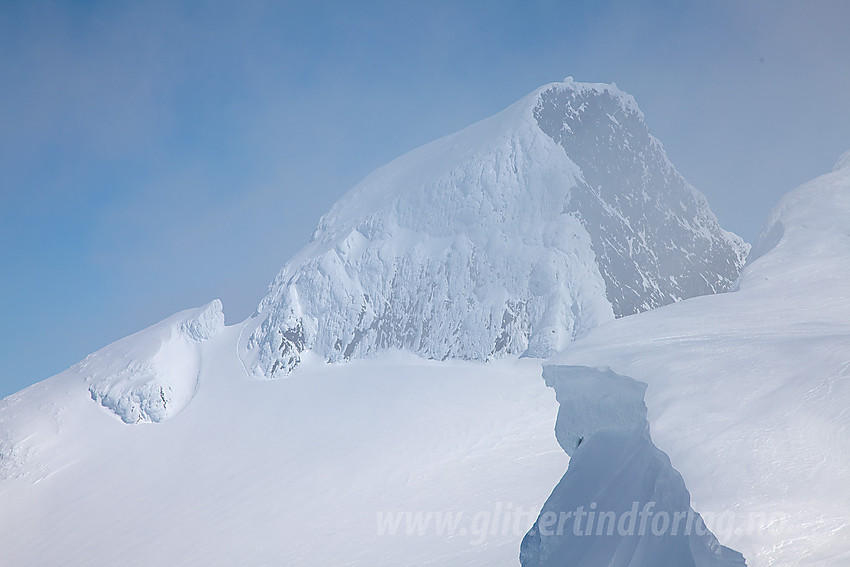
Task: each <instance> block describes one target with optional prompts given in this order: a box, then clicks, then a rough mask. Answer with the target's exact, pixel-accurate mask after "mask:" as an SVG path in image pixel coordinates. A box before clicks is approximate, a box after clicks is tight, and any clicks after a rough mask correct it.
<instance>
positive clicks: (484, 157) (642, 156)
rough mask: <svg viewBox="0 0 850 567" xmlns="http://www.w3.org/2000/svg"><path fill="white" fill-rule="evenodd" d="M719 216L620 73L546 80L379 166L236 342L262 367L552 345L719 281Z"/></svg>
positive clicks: (724, 247) (265, 371)
mask: <svg viewBox="0 0 850 567" xmlns="http://www.w3.org/2000/svg"><path fill="white" fill-rule="evenodd" d="M745 252H746V245H745V244H744V243H743V242H742V241H741V240H740V239H738V238H737V237H735V236H734V235H731V234H729V233H726V232H724V231H722V230H721V229H720V228H719V227H718V225H717V222H716V220H715V218H714V216H713V215H712V214H711V212H710V211H709V209H708V207H707V206H706V205H705V201H704V199H703V197H702V196H701V195H700V194H699V193H698V192H696V191H695V190H694V189H693V188H692V187H690V186H689V185H688V184H687V183H686V182H685V181H684V180H683V179H682V178H681V176H679V174H678V173H676V171H675V170H674V169H673V167H672V166H671V165H670V163H669V162H668V161H667V158H666V156H665V155H664V152H663V150H662V148H661V146H660V144H659V143H658V142H657V141H655V140H654V139H653V138H652V137H651V136H650V135H649V132H648V130H647V128H646V126H645V124H644V122H643V116H642V114H641V113H640V111H639V110H638V108H637V106H636V104H635V103H634V100H633V99H632V98H631V97H630V96H629V95H626V94H624V93H622V92H621V91H619V90H618V89H617V88H616V87H615V86H612V85H599V84H582V83H575V82H573V81H572V80H571V79H568V80H567V81H565V82H563V83H557V84H552V85H547V86H545V87H542V88H541V89H538V90H537V91H535V92H534V93H532V94H530V95H529V96H527V97H525V98H524V99H522V100H520V101H519V102H517V103H516V104H514V105H512V106H511V107H509V108H508V109H506V110H504V111H503V112H501V113H499V114H497V115H495V116H493V117H491V118H489V119H487V120H484V121H482V122H479V123H477V124H475V125H473V126H470V127H469V128H467V129H465V130H462V131H461V132H458V133H456V134H453V135H450V136H447V137H445V138H442V139H440V140H437V141H435V142H432V143H431V144H428V145H426V146H423V147H422V148H419V149H417V150H414V151H412V152H410V153H408V154H406V155H404V156H402V157H400V158H398V159H397V160H395V161H393V162H392V163H390V164H388V165H386V166H384V167H382V168H380V169H378V170H377V171H375V172H374V173H373V174H371V175H370V176H369V177H367V178H366V179H365V180H364V181H362V182H361V183H360V184H359V185H357V186H356V187H354V188H353V189H352V190H351V191H349V192H348V193H347V194H346V195H345V196H344V197H343V198H342V200H340V201H339V202H338V203H337V204H336V205H335V206H334V207H333V208H332V210H331V211H330V212H329V213H328V214H327V215H325V217H323V218H322V220H321V221H320V223H319V227H318V230H317V231H316V233H315V234H314V238H313V241H312V242H311V243H310V244H309V245H308V246H307V247H306V248H305V249H304V250H302V252H301V253H299V254H298V255H297V256H296V257H295V258H294V259H293V260H292V261H290V262H289V263H288V264H287V265H286V266H285V267H284V269H283V270H282V271H281V273H280V274H279V275H278V276H277V278H276V279H275V281H274V282H273V284H272V286H271V290H270V292H269V294H268V296H267V297H266V298H265V299H264V300H263V301H262V302H261V304H260V306H259V308H258V311H257V314H256V315H255V316H254V317H253V318H252V320H251V321H249V323H248V325H247V327H246V332H245V334H244V335H243V340H242V341H241V343H240V353H241V356H242V358H243V360H244V361H245V363H246V368H248V369H249V371H251V372H252V373H253V374H255V375H257V376H262V377H274V376H279V375H283V374H286V373H288V372H289V371H290V370H292V368H294V367H295V366H296V365H297V364H298V363H299V361H300V359H301V356H302V353H303V352H304V351H306V350H313V351H314V352H316V353H317V354H319V355H320V356H321V357H323V358H324V359H326V360H328V361H340V360H348V359H351V358H358V357H364V356H369V355H371V354H373V353H375V352H377V351H380V350H382V349H386V348H403V349H406V350H409V351H412V352H414V353H417V354H419V355H421V356H424V357H427V358H434V359H446V358H463V359H479V360H487V359H491V358H498V357H504V356H518V355H522V354H527V355H534V356H545V355H550V354H552V353H554V352H557V351H559V350H561V349H562V348H563V347H564V346H565V345H566V344H568V343H569V342H570V341H571V340H573V339H574V338H575V337H577V336H580V335H582V334H584V333H586V332H587V331H588V330H589V329H591V328H593V327H595V326H597V325H598V324H600V323H601V322H603V321H606V320H609V319H612V318H613V317H615V316H617V315H626V314H629V313H634V312H636V311H640V310H643V309H649V308H651V307H655V306H658V305H662V304H665V303H669V302H672V301H676V300H678V299H681V298H685V297H690V296H693V295H698V294H704V293H712V292H717V291H723V290H725V289H726V287H727V286H728V285H729V284H730V283H731V282H732V281H733V280H734V279H735V277H736V276H737V274H738V269H739V267H740V266H741V264H742V259H743V257H744V255H745Z"/></svg>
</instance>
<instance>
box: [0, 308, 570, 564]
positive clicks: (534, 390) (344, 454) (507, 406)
mask: <svg viewBox="0 0 850 567" xmlns="http://www.w3.org/2000/svg"><path fill="white" fill-rule="evenodd" d="M164 328H169V329H173V328H174V326H173V325H172V324H171V323H170V322H169V323H168V324H161V325H158V326H156V327H154V328H153V329H151V330H149V331H151V332H144V333H140V334H137V335H134V336H132V337H128V338H127V339H125V340H124V341H122V342H121V343H117V344H116V345H112V346H111V347H109V349H110V352H111V353H116V352H117V351H116V347H117V346H119V345H120V346H121V348H122V349H124V350H125V351H127V352H140V351H142V350H145V351H146V349H147V347H148V345H149V341H150V339H151V336H152V335H154V334H156V335H159V331H161V330H163V329H164ZM240 330H241V326H231V327H226V328H224V329H222V330H220V331H219V332H217V333H216V334H215V335H214V336H212V337H211V338H209V339H208V340H206V341H203V342H201V343H197V348H198V350H199V352H200V355H201V356H200V367H199V373H198V374H197V375H196V378H197V391H196V392H195V396H194V398H193V399H192V401H191V403H190V404H188V405H187V406H186V407H185V408H183V411H181V412H180V413H179V414H177V415H174V416H172V417H171V418H170V419H167V420H164V421H159V422H153V423H145V422H140V423H135V424H127V423H124V422H123V421H122V420H120V419H118V418H116V416H115V415H114V414H113V413H112V411H111V409H108V408H104V407H102V406H101V405H100V404H98V403H96V402H94V401H93V400H92V399H91V395H90V392H89V387H90V382H87V381H86V373H84V372H79V371H78V369H77V368H73V369H70V370H69V371H67V372H65V373H62V374H59V375H57V376H55V377H53V378H50V379H48V380H46V381H44V382H41V383H39V384H36V385H34V386H32V387H30V388H27V389H25V390H23V391H21V392H19V393H17V394H15V395H13V396H10V397H8V398H6V399H4V400H2V402H0V565H3V566H4V567H5V566H6V565H9V566H13V565H28V566H52V565H65V566H86V567H90V566H100V565H102V566H109V565H127V566H148V565H222V566H229V565H275V566H277V565H288V566H305V567H313V566H316V565H327V566H337V565H352V566H354V565H359V566H363V567H376V566H386V567H395V566H398V565H428V564H432V565H441V566H450V565H457V566H464V567H468V566H470V565H478V566H481V567H492V566H498V565H506V566H507V565H517V554H518V550H519V545H520V541H521V539H522V536H523V534H524V533H525V531H527V530H528V528H529V527H530V526H531V524H532V523H533V521H534V517H535V516H536V514H537V512H538V511H539V510H540V506H541V505H542V502H543V500H544V499H545V497H546V493H547V492H548V491H549V489H550V488H551V487H552V486H553V485H554V483H555V482H556V481H557V479H558V477H559V476H560V474H561V471H562V470H563V468H564V467H565V466H566V463H567V457H566V455H564V453H563V452H562V451H561V450H560V448H559V447H558V445H557V442H556V440H555V437H554V434H553V431H552V423H553V422H554V419H555V413H556V410H557V406H556V403H555V398H554V395H553V394H552V392H551V390H549V389H547V388H546V387H545V385H544V384H543V382H542V381H541V380H540V371H541V367H540V362H539V361H532V360H523V361H499V362H496V363H491V364H483V363H473V362H451V361H448V362H442V363H438V362H433V361H423V360H421V359H417V358H415V357H413V356H411V355H405V354H398V353H396V354H385V355H384V356H383V357H382V358H381V360H369V361H357V362H353V363H351V364H347V365H335V366H329V365H326V364H324V363H322V362H319V361H310V360H309V359H308V360H305V361H304V364H303V365H302V367H301V368H299V370H298V372H297V373H294V374H293V375H291V376H290V377H289V378H288V379H287V380H279V381H274V382H269V381H264V380H256V379H254V378H250V377H248V376H247V375H246V374H245V372H244V370H243V368H242V365H241V363H240V361H239V359H238V357H237V355H236V342H237V338H238V336H239V332H240ZM93 358H94V357H93ZM111 360H112V361H113V362H114V361H117V360H118V358H114V359H111ZM125 363H126V364H127V365H128V366H131V365H133V364H134V362H133V361H132V359H130V358H128V359H125ZM101 368H103V369H104V374H103V375H99V374H96V371H95V369H94V365H93V364H89V365H88V372H89V373H90V374H91V375H93V380H98V379H101V378H103V379H107V378H108V377H109V376H112V375H113V373H114V370H115V367H114V366H113V365H112V364H110V365H109V366H108V367H101ZM493 526H498V528H494V529H495V530H496V531H495V532H494V533H492V534H491V533H490V528H491V527H493Z"/></svg>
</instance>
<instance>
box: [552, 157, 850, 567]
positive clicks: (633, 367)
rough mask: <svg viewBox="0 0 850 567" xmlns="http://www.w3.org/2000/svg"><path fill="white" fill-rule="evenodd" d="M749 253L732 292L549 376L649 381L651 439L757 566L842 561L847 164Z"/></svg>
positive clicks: (805, 194) (620, 338) (774, 219)
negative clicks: (604, 371)
mask: <svg viewBox="0 0 850 567" xmlns="http://www.w3.org/2000/svg"><path fill="white" fill-rule="evenodd" d="M754 252H755V253H754V254H753V257H752V258H751V260H750V261H749V263H748V265H747V266H746V268H744V270H743V272H742V274H741V277H740V279H739V283H738V288H737V290H736V291H735V292H733V293H727V294H722V295H719V296H711V297H698V298H694V299H690V300H688V301H685V302H682V303H679V304H676V305H670V306H667V307H663V308H661V309H656V310H653V311H650V312H647V313H641V314H638V315H635V316H634V317H626V318H623V319H620V320H616V321H612V322H609V323H606V324H604V325H602V326H600V327H598V328H597V329H594V330H593V331H592V332H590V333H589V334H588V335H587V336H585V337H583V338H581V339H580V340H578V341H576V342H575V343H573V344H571V345H570V347H569V348H568V349H566V350H565V351H564V352H563V353H562V354H560V355H558V356H557V357H555V358H554V359H552V360H551V361H550V362H549V365H548V366H547V372H549V373H552V372H558V371H559V369H560V371H562V372H566V371H571V370H570V369H574V368H575V366H577V365H581V366H586V367H589V368H590V369H593V368H597V367H600V366H603V365H604V366H607V367H610V368H611V369H612V370H613V371H614V372H616V373H618V374H620V375H624V376H629V377H632V378H634V379H635V380H639V381H641V382H644V383H646V384H647V385H648V387H647V390H646V405H647V417H648V421H649V424H650V427H651V431H652V440H653V442H654V443H655V444H656V445H657V446H658V448H659V449H661V450H662V451H664V453H666V454H667V455H669V457H670V458H671V460H672V462H673V464H674V465H675V468H676V470H677V471H679V472H680V473H681V475H682V477H683V478H684V481H685V483H687V487H688V491H689V492H690V494H691V497H692V499H693V502H694V508H696V509H697V510H699V511H700V512H702V513H703V514H704V517H705V518H706V524H707V525H708V527H709V528H711V529H712V531H713V532H714V533H715V534H717V536H718V538H720V540H721V541H722V542H723V543H724V544H725V545H729V546H731V547H733V548H735V549H737V550H739V551H741V552H742V553H743V554H744V556H745V557H746V559H747V564H748V565H750V566H751V567H759V566H767V565H817V566H819V567H824V566H836V567H838V566H843V565H847V558H848V557H850V544H848V542H850V524H848V520H847V510H850V493H848V491H847V486H850V445H848V443H847V442H846V440H847V437H848V435H850V412H848V411H847V400H850V301H848V292H850V286H848V282H850V168H847V167H844V168H836V171H835V172H833V173H829V174H827V175H823V176H821V177H819V178H817V179H815V180H813V181H811V182H809V183H807V184H805V185H803V186H801V187H800V188H798V189H796V190H794V191H792V192H791V193H789V194H787V195H786V196H785V197H784V198H783V199H782V200H781V201H780V203H779V204H778V205H777V207H776V208H775V209H774V210H773V212H772V213H771V214H770V217H769V219H768V221H767V223H766V224H765V226H764V229H763V231H762V234H761V236H760V238H759V241H758V242H757V244H756V246H755V247H754ZM559 396H560V394H559ZM562 411H563V407H562ZM582 446H583V445H582ZM575 460H577V459H575ZM571 467H572V464H571ZM608 488H609V489H610V487H608ZM709 512H711V513H712V514H711V516H709V514H708V513H709Z"/></svg>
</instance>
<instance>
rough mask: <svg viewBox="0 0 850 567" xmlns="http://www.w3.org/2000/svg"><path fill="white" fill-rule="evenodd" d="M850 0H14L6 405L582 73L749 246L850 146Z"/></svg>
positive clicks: (2, 26) (247, 307)
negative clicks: (515, 105) (398, 170)
mask: <svg viewBox="0 0 850 567" xmlns="http://www.w3.org/2000/svg"><path fill="white" fill-rule="evenodd" d="M848 21H850V3H847V2H842V1H819V0H813V1H809V2H793V3H792V2H781V1H759V2H757V1H751V2H748V1H741V0H735V1H721V0H715V1H710V2H709V1H704V2H601V1H600V2H589V1H588V2H565V1H538V2H534V1H524V2H498V3H497V2H475V1H466V2H461V1H458V2H440V1H436V0H435V1H428V2H424V1H423V2H413V1H411V2H367V1H358V2H348V1H345V2H251V1H246V2H209V3H200V2H56V1H54V2H38V1H33V2H10V1H6V2H2V3H0V338H1V339H2V340H0V396H5V395H8V394H10V393H12V392H14V391H16V390H18V389H20V388H22V387H24V386H26V385H28V384H31V383H33V382H36V381H38V380H41V379H44V378H47V377H49V376H50V375H52V374H55V373H57V372H60V371H61V370H63V369H65V368H66V367H68V366H69V365H71V364H74V363H75V362H77V361H78V360H80V359H82V358H83V357H85V355H86V354H88V353H90V352H92V351H94V350H97V349H98V348H100V347H101V346H104V345H106V344H107V343H109V342H111V341H113V340H116V339H118V338H121V337H122V336H125V335H127V334H130V333H132V332H135V331H137V330H140V329H141V328H143V327H145V326H147V325H150V324H152V323H154V322H156V321H158V320H160V319H162V318H164V317H166V316H168V315H170V314H171V313H173V312H176V311H178V310H180V309H184V308H188V307H193V306H197V305H200V304H202V303H205V302H206V301H208V300H210V299H213V298H215V297H219V298H221V299H222V300H223V301H224V305H225V312H226V314H227V317H228V322H229V323H233V322H238V321H239V320H241V319H243V318H245V317H246V316H248V315H250V313H251V312H252V311H253V309H254V307H255V306H256V304H257V302H258V301H259V300H260V298H261V297H262V295H263V294H264V292H265V290H266V286H267V285H268V283H269V282H270V281H271V279H272V278H273V277H274V275H275V274H276V272H277V270H278V269H279V268H280V267H282V265H283V263H284V262H285V261H286V260H287V259H288V257H289V256H291V255H292V254H293V253H294V252H296V251H297V250H298V249H299V248H300V247H301V246H302V245H303V244H305V243H306V242H307V240H308V239H309V236H310V234H311V232H312V230H313V228H314V226H315V224H316V221H317V220H318V218H319V216H320V215H321V214H322V213H323V212H324V211H325V210H326V209H327V208H328V207H329V206H330V205H331V204H332V203H333V202H334V201H335V200H336V199H337V198H338V197H339V196H341V195H342V193H343V192H344V191H345V190H346V189H348V188H349V187H351V186H352V185H354V184H355V183H356V182H357V181H359V180H360V179H361V178H362V177H363V176H365V175H366V174H367V173H369V172H370V171H371V170H373V169H374V168H376V167H378V166H380V165H382V164H383V163H386V162H387V161H389V160H391V159H392V158H394V157H396V156H398V155H400V154H402V153H404V152H406V151H408V150H410V149H413V148H414V147H416V146H418V145H421V144H423V143H425V142H428V141H430V140H432V139H434V138H437V137H439V136H441V135H444V134H448V133H450V132H452V131H455V130H458V129H460V128H462V127H464V126H466V125H468V124H470V123H472V122H475V121H477V120H480V119H482V118H484V117H486V116H489V115H491V114H493V113H495V112H497V111H499V110H501V109H502V108H504V107H505V106H507V105H509V104H510V103H511V102H513V101H514V100H516V99H518V98H520V97H521V96H523V95H525V94H526V93H528V92H529V91H531V90H533V89H534V88H536V87H537V86H539V85H541V84H544V83H547V82H552V81H556V80H560V79H562V78H563V77H565V76H567V75H572V76H574V77H575V78H576V79H577V80H584V81H605V82H616V83H617V84H618V85H619V86H620V87H621V88H623V89H625V90H627V91H628V92H630V93H632V94H633V95H634V96H635V97H636V99H637V101H638V104H639V105H640V106H641V108H642V110H643V111H644V113H645V115H646V117H647V121H648V123H649V125H650V128H651V130H652V131H653V133H654V134H655V135H656V136H657V137H658V138H659V139H660V140H661V141H662V142H663V143H664V145H665V148H666V149H667V151H668V154H669V156H670V158H671V159H672V161H673V162H674V164H676V166H677V167H678V169H679V170H680V171H681V172H682V173H683V174H684V175H685V177H686V178H688V179H689V180H690V181H691V182H692V183H693V184H694V185H696V186H697V187H698V188H699V189H700V190H702V191H703V192H704V193H705V194H706V195H707V197H708V199H709V202H710V204H711V206H712V208H713V209H714V211H715V213H716V214H717V215H718V217H719V219H720V221H721V223H722V224H723V225H724V226H725V227H726V228H728V229H730V230H733V231H736V232H738V233H739V234H741V235H742V236H744V237H745V238H746V239H748V240H752V239H754V238H755V236H756V235H757V232H758V229H759V226H760V225H761V223H762V221H763V220H764V218H765V216H766V214H767V212H768V211H769V209H770V208H771V207H772V206H773V205H774V204H775V202H776V200H777V199H778V198H779V197H780V196H781V195H782V194H783V193H785V192H786V191H788V190H790V189H792V188H793V187H795V186H796V185H798V184H799V183H801V182H803V181H806V180H807V179H809V178H811V177H814V176H816V175H818V174H820V173H823V172H825V171H827V170H828V169H829V168H830V167H831V166H832V163H833V162H834V161H835V159H836V158H837V157H838V156H839V155H840V154H841V153H842V152H843V151H844V150H847V149H850V104H848V101H850V98H848V93H850V64H848V61H850V34H847V33H846V30H845V26H846V22H848Z"/></svg>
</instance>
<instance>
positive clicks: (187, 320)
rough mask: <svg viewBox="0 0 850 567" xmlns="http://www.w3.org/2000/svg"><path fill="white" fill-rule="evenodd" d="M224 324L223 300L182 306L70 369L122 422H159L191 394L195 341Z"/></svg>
mask: <svg viewBox="0 0 850 567" xmlns="http://www.w3.org/2000/svg"><path fill="white" fill-rule="evenodd" d="M223 328H224V313H223V312H222V310H221V302H220V301H219V300H215V301H213V302H211V303H209V304H208V305H206V306H205V307H201V308H199V309H189V310H187V311H182V312H180V313H178V314H176V315H173V316H172V317H169V318H168V319H166V320H165V321H162V322H161V323H158V324H156V325H154V326H152V327H149V328H147V329H145V330H144V331H141V332H139V333H136V334H135V335H132V336H130V337H127V338H126V339H122V340H120V341H117V342H115V343H113V344H111V345H109V346H108V347H106V348H104V349H101V350H99V351H97V352H96V353H94V354H92V355H89V356H88V357H86V359H85V360H84V361H82V362H80V363H79V364H77V365H76V366H74V367H73V368H71V370H70V372H76V373H78V374H80V375H82V376H84V377H85V381H86V383H87V384H89V392H90V393H91V397H92V399H94V400H96V401H98V402H99V403H100V404H102V405H103V407H105V408H109V409H110V410H112V411H113V412H115V414H116V415H117V416H118V417H120V418H121V419H122V420H123V421H124V422H125V423H138V422H143V421H147V422H151V421H162V420H164V419H168V418H169V417H172V416H174V415H175V414H177V413H178V412H180V410H182V409H183V408H184V407H185V406H186V404H188V403H189V401H190V400H191V399H192V396H194V395H195V390H197V387H198V372H199V370H200V362H201V361H200V349H199V346H198V345H199V343H201V342H203V341H206V340H207V339H210V338H212V337H214V336H215V335H216V334H217V333H219V332H220V331H221V330H222V329H223Z"/></svg>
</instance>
